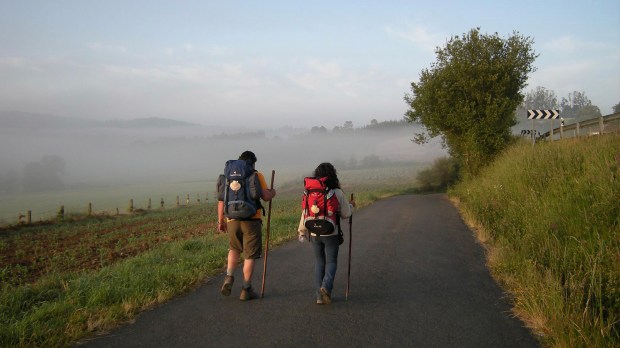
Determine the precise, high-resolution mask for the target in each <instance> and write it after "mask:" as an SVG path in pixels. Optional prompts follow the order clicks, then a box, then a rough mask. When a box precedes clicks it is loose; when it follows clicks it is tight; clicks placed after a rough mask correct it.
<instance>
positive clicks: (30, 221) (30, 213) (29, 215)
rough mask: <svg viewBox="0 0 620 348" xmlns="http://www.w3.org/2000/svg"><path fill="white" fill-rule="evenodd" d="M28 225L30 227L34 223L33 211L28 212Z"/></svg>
mask: <svg viewBox="0 0 620 348" xmlns="http://www.w3.org/2000/svg"><path fill="white" fill-rule="evenodd" d="M26 223H27V224H28V225H30V224H31V223H32V210H28V214H27V216H26Z"/></svg>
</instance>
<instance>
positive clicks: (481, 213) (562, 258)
mask: <svg viewBox="0 0 620 348" xmlns="http://www.w3.org/2000/svg"><path fill="white" fill-rule="evenodd" d="M449 194H450V195H452V196H453V197H455V198H456V199H457V200H458V201H459V204H460V208H461V211H462V214H463V216H464V217H465V218H466V220H468V221H469V222H470V223H471V224H472V225H474V226H475V227H476V229H477V230H478V234H479V237H480V239H481V240H482V241H483V242H484V243H485V244H486V246H487V247H488V248H489V254H488V255H489V265H490V267H491V269H492V272H493V273H494V275H495V276H496V277H497V278H498V279H499V280H500V281H501V282H502V283H503V284H504V285H505V287H506V288H507V289H508V290H509V291H510V292H511V293H512V294H514V302H515V311H516V312H517V313H518V314H519V315H520V316H521V317H522V318H524V319H525V320H526V322H527V323H528V324H529V325H530V326H531V327H532V328H533V329H534V330H535V331H536V332H538V333H539V334H540V335H541V337H542V338H543V339H542V340H543V342H544V343H545V344H548V345H549V346H557V347H617V346H619V345H620V338H619V333H620V322H619V320H620V137H618V136H617V135H611V136H605V137H594V138H588V139H577V140H565V141H560V142H553V143H550V142H543V143H539V144H536V146H532V145H531V144H528V143H520V144H517V145H516V146H514V147H512V148H510V149H509V150H508V151H507V152H506V153H505V154H503V156H502V157H501V158H500V159H499V160H498V161H496V162H495V163H494V164H492V165H491V166H490V167H489V168H487V169H486V170H485V171H483V172H482V173H481V175H480V176H479V177H476V178H474V179H471V180H469V181H467V182H462V183H460V184H458V185H457V186H456V187H454V188H453V189H452V190H451V191H450V192H449Z"/></svg>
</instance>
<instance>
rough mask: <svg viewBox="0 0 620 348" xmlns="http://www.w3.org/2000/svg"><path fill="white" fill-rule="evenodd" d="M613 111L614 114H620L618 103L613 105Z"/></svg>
mask: <svg viewBox="0 0 620 348" xmlns="http://www.w3.org/2000/svg"><path fill="white" fill-rule="evenodd" d="M613 110H614V114H615V113H617V112H620V103H618V104H616V105H614V107H613Z"/></svg>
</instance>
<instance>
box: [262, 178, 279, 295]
mask: <svg viewBox="0 0 620 348" xmlns="http://www.w3.org/2000/svg"><path fill="white" fill-rule="evenodd" d="M275 175H276V171H275V170H272V171H271V187H270V189H271V190H273V178H274V176H275ZM272 200H273V198H271V199H270V200H269V208H268V209H267V238H266V239H265V261H263V285H262V286H261V289H260V298H263V297H265V277H266V276H267V256H268V255H269V228H270V227H271V201H272Z"/></svg>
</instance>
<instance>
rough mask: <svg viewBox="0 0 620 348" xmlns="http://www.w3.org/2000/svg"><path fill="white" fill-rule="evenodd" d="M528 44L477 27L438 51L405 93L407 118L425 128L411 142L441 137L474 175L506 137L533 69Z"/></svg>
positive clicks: (527, 40)
mask: <svg viewBox="0 0 620 348" xmlns="http://www.w3.org/2000/svg"><path fill="white" fill-rule="evenodd" d="M532 44H533V40H532V39H530V38H529V37H524V36H521V35H519V34H518V33H516V32H515V33H513V35H512V36H510V37H508V38H507V39H503V38H501V37H500V36H499V35H498V34H497V33H495V34H493V35H486V34H481V33H480V28H476V29H472V30H471V31H469V33H466V34H463V35H462V36H461V37H459V36H454V37H452V38H451V39H450V40H449V41H448V42H447V43H446V45H445V47H443V48H437V50H436V51H435V53H436V55H437V61H436V62H435V63H433V64H432V66H431V68H430V69H424V70H423V71H422V72H421V74H420V80H419V82H417V83H415V82H414V83H411V92H412V93H411V94H407V95H405V101H406V102H407V103H408V104H409V106H410V109H409V110H408V111H407V113H406V117H407V119H408V120H409V121H411V122H416V121H417V122H420V123H421V124H422V125H424V127H425V128H426V133H421V134H418V135H417V136H416V141H418V142H424V141H427V140H428V138H429V137H436V136H441V137H442V139H443V141H444V144H445V145H447V147H448V150H449V152H450V154H451V155H452V156H453V157H455V158H456V159H457V160H458V161H459V162H461V164H462V167H463V169H464V171H465V172H466V173H468V174H476V173H477V172H478V171H479V169H480V168H481V167H482V166H483V165H484V164H485V163H487V162H488V161H490V160H491V159H492V158H493V157H494V156H495V155H496V154H498V153H499V152H500V151H501V150H503V149H504V148H505V147H506V145H507V143H508V142H509V140H510V139H511V133H510V127H511V126H513V125H514V124H515V123H516V121H515V110H516V109H517V106H518V105H519V104H521V102H522V101H523V98H524V96H523V94H522V93H521V91H522V89H523V88H524V87H525V86H526V81H527V76H528V74H529V73H531V72H533V71H535V68H534V67H533V62H534V60H535V59H536V57H537V55H536V54H535V53H534V51H533V48H532Z"/></svg>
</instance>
